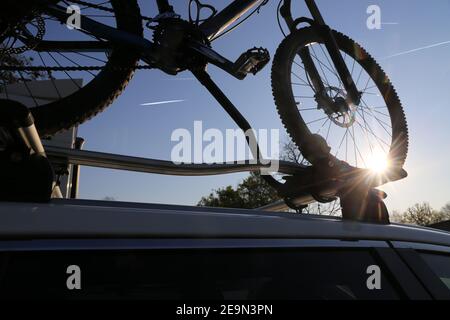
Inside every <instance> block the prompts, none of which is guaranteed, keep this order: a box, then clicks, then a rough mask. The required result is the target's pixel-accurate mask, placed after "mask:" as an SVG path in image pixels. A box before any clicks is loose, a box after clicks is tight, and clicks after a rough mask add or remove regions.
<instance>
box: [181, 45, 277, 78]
mask: <svg viewBox="0 0 450 320" xmlns="http://www.w3.org/2000/svg"><path fill="white" fill-rule="evenodd" d="M189 47H190V49H191V50H194V51H195V52H196V53H197V54H200V55H201V56H203V58H205V59H206V61H207V62H208V63H211V64H213V65H215V66H216V67H219V68H220V69H222V70H224V71H225V72H227V73H229V74H231V75H232V76H234V77H235V78H237V79H239V80H244V79H245V77H247V75H248V74H249V73H252V74H253V75H256V74H257V73H258V72H259V71H261V70H262V69H263V68H264V67H265V66H266V65H267V63H268V62H269V61H270V55H269V52H268V51H267V50H266V49H263V48H253V49H250V50H247V51H246V52H244V53H243V54H242V55H241V56H240V57H239V58H238V59H237V60H236V62H231V61H230V60H228V59H227V58H225V57H223V56H221V55H220V54H219V53H217V52H216V51H214V50H213V49H211V48H210V47H208V46H206V45H204V44H201V43H198V42H193V43H191V44H190V45H189Z"/></svg>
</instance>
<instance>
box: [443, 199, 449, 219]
mask: <svg viewBox="0 0 450 320" xmlns="http://www.w3.org/2000/svg"><path fill="white" fill-rule="evenodd" d="M441 212H442V213H443V214H444V215H446V216H447V219H450V202H449V203H447V204H446V205H445V206H444V207H443V208H442V209H441Z"/></svg>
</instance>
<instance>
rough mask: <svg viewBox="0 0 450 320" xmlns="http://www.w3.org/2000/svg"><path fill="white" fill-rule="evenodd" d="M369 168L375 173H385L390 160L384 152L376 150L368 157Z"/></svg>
mask: <svg viewBox="0 0 450 320" xmlns="http://www.w3.org/2000/svg"><path fill="white" fill-rule="evenodd" d="M367 165H368V169H370V170H371V171H373V172H375V173H384V172H386V170H387V169H388V167H389V160H388V158H387V155H386V154H385V153H384V152H374V153H373V154H372V155H371V156H370V157H369V159H368V163H367Z"/></svg>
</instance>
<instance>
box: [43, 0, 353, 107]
mask: <svg viewBox="0 0 450 320" xmlns="http://www.w3.org/2000/svg"><path fill="white" fill-rule="evenodd" d="M39 1H42V2H44V3H48V2H47V0H39ZM262 1H264V0H234V1H233V2H232V3H231V4H230V5H228V6H227V7H226V8H224V9H223V10H222V11H220V12H218V13H217V14H216V15H215V16H213V17H211V18H210V19H208V20H206V21H205V22H203V23H202V24H201V25H200V26H199V28H200V30H201V31H202V32H203V33H204V35H205V36H206V37H207V38H208V39H209V40H210V41H214V40H215V38H216V37H217V36H218V35H219V34H220V33H221V32H223V31H224V30H225V29H227V27H229V26H230V25H231V24H233V23H234V22H235V21H236V20H238V19H239V18H240V17H241V16H243V15H244V14H245V13H247V12H248V11H249V10H251V9H252V8H254V7H256V6H257V5H260V4H261V3H262ZM305 2H306V4H307V7H308V9H309V11H310V12H311V15H312V17H313V19H308V18H299V19H297V20H294V19H293V18H292V13H291V0H284V4H283V6H282V9H281V13H282V16H283V18H284V19H285V21H286V24H287V25H288V27H289V29H290V30H291V32H293V31H295V30H296V27H297V25H298V24H299V23H301V22H308V23H310V24H313V25H314V26H315V27H316V28H317V29H318V30H319V32H320V33H321V35H322V37H323V38H324V42H325V45H326V48H327V50H328V52H329V54H330V57H331V59H332V61H333V63H334V64H335V66H336V70H337V72H338V74H339V76H340V78H341V80H342V82H343V84H344V87H345V89H346V91H347V92H348V95H349V98H350V100H351V101H350V102H352V103H353V104H355V105H358V104H359V102H360V101H359V100H360V94H359V92H358V90H357V88H356V85H355V83H354V81H353V79H352V77H351V75H350V72H349V70H348V68H347V66H346V64H345V62H344V59H343V58H342V55H341V54H340V51H339V48H338V45H337V43H336V40H335V39H334V37H333V34H332V31H331V29H330V28H329V27H328V26H327V25H326V24H325V21H324V19H323V17H322V15H321V13H320V11H319V9H318V7H317V5H316V4H315V1H314V0H305ZM156 3H157V6H158V10H159V14H160V16H161V15H164V14H166V15H167V14H169V15H170V14H174V11H173V7H172V6H171V5H170V4H169V0H156ZM46 10H47V13H48V14H50V15H52V16H54V17H55V18H57V19H58V20H60V21H61V22H63V23H65V22H66V21H67V18H68V14H67V12H66V9H65V8H64V7H61V6H58V5H54V4H48V5H47V9H46ZM81 25H82V29H83V30H84V31H87V32H89V33H91V34H93V35H95V36H97V37H99V38H102V39H106V40H108V41H110V42H111V43H112V44H120V45H126V46H129V47H132V48H136V49H139V50H141V51H142V52H143V55H142V60H143V61H145V62H146V63H148V64H149V65H154V66H155V67H159V66H158V61H160V60H161V58H162V57H161V55H160V54H158V48H157V46H155V45H154V44H153V43H152V42H151V41H149V40H147V39H145V38H143V37H140V36H137V35H134V34H129V33H127V32H124V31H121V30H117V29H115V28H113V27H110V26H107V25H104V24H102V23H99V22H97V21H95V20H92V19H90V18H88V17H85V16H81ZM111 48H112V47H111V46H108V45H107V44H105V43H104V42H101V41H69V42H67V41H42V43H41V44H40V45H39V46H38V47H37V48H36V50H42V51H49V50H50V51H53V50H55V51H57V50H59V51H61V52H62V51H90V52H93V51H108V50H111ZM191 49H193V50H194V51H196V52H197V53H198V54H200V55H203V56H204V57H205V58H206V60H207V61H208V62H209V63H211V64H214V65H216V66H217V67H219V68H221V69H223V70H224V71H226V72H228V73H230V74H232V75H233V76H235V77H237V78H238V79H241V80H242V79H243V77H239V76H238V75H236V73H235V72H234V64H233V62H231V61H229V60H228V59H226V58H225V57H223V56H221V55H220V54H218V53H217V52H216V51H214V50H212V49H211V48H210V47H208V46H205V45H201V44H199V43H193V44H192V46H191ZM300 55H301V58H302V60H303V62H304V64H305V66H306V68H307V70H308V73H309V74H310V77H311V80H312V84H313V86H314V88H315V91H316V93H318V94H319V95H324V96H325V93H324V92H325V90H324V85H323V83H322V82H321V80H320V76H319V73H318V71H317V69H316V66H315V64H314V63H313V61H312V58H311V56H310V54H309V50H307V49H306V50H303V52H302V53H301V54H300ZM164 71H166V72H168V73H170V74H176V72H170V71H167V70H164Z"/></svg>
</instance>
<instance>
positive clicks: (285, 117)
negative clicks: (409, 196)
mask: <svg viewBox="0 0 450 320" xmlns="http://www.w3.org/2000/svg"><path fill="white" fill-rule="evenodd" d="M333 34H334V37H335V39H336V42H337V44H338V47H339V49H340V50H342V51H343V52H345V53H347V54H348V55H349V56H351V57H352V58H353V59H355V60H356V61H357V62H358V63H359V64H360V65H361V67H362V68H364V70H365V71H366V72H367V73H368V74H369V75H370V77H371V78H372V80H373V81H374V83H375V84H376V85H377V87H378V89H379V90H380V92H381V93H382V95H383V98H384V100H385V102H386V106H387V109H388V110H389V115H390V119H391V124H392V141H391V146H390V150H389V159H390V162H391V165H392V166H393V167H397V168H401V167H403V165H404V163H405V160H406V156H407V153H408V145H409V140H408V126H407V122H406V117H405V114H404V111H403V107H402V104H401V102H400V99H399V97H398V95H397V92H396V90H395V88H394V87H393V86H392V84H391V82H390V80H389V78H388V77H387V75H386V74H385V72H384V71H383V70H382V68H381V67H380V66H379V65H378V63H377V62H376V61H375V60H374V59H373V58H372V57H371V56H370V54H369V53H368V52H367V51H366V50H365V49H364V48H363V47H362V46H360V45H359V44H358V43H356V42H355V41H354V40H352V39H350V38H349V37H347V36H346V35H344V34H342V33H340V32H337V31H334V30H333ZM313 43H323V40H322V39H321V37H320V35H319V32H317V30H315V28H314V27H307V28H302V29H299V30H297V31H295V32H293V33H291V34H290V35H289V36H288V37H286V38H285V39H284V40H283V42H282V43H281V44H280V46H279V48H278V49H277V52H276V54H275V57H274V62H273V65H272V92H273V96H274V100H275V104H276V106H277V111H278V114H279V116H280V118H281V121H282V123H283V125H284V127H285V128H286V130H287V133H288V134H289V136H290V138H291V139H292V141H293V142H294V143H295V144H296V145H297V146H298V147H299V149H300V151H301V152H302V153H303V155H304V156H305V158H306V159H307V160H308V161H309V162H311V163H313V162H314V160H315V158H317V157H320V156H321V155H319V154H311V151H314V150H317V148H316V149H314V148H310V147H308V151H307V152H305V149H306V144H307V143H308V139H309V138H310V137H311V132H310V131H309V129H308V126H307V125H306V123H305V121H304V120H303V118H302V116H301V114H300V112H299V110H298V109H297V104H296V101H295V98H294V95H293V92H292V86H291V67H292V61H293V59H294V58H295V55H296V54H297V53H298V51H299V50H300V49H301V48H303V47H305V46H308V45H310V44H313ZM308 153H310V154H308Z"/></svg>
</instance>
